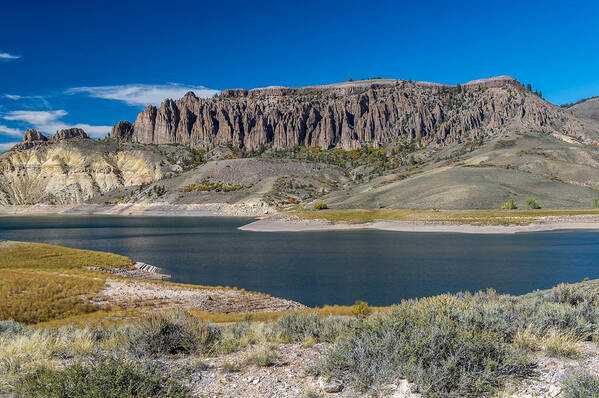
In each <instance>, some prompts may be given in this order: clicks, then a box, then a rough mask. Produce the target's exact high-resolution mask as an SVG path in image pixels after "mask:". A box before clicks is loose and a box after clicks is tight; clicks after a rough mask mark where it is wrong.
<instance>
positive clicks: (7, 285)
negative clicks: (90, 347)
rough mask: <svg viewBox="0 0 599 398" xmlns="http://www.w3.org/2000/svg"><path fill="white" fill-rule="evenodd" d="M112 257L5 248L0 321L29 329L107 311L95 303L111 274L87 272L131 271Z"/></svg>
mask: <svg viewBox="0 0 599 398" xmlns="http://www.w3.org/2000/svg"><path fill="white" fill-rule="evenodd" d="M132 266H133V261H132V260H131V259H129V258H127V257H124V256H119V255H116V254H112V253H102V252H95V251H90V250H79V249H70V248H66V247H59V246H52V245H46V244H39V243H23V244H20V245H10V244H3V245H1V246H0V319H13V320H16V321H18V322H21V323H25V324H29V325H32V324H38V323H41V322H51V321H57V320H65V319H67V318H70V317H77V316H81V315H86V314H90V313H93V312H96V311H98V310H99V309H101V308H102V307H100V306H98V305H95V304H93V302H92V300H91V299H92V298H93V297H94V296H95V294H96V293H97V292H99V291H100V290H101V289H102V288H103V287H104V284H105V280H106V277H107V276H108V275H107V274H105V273H103V272H99V271H93V270H89V269H87V267H96V268H97V269H104V270H108V269H111V268H131V267H132Z"/></svg>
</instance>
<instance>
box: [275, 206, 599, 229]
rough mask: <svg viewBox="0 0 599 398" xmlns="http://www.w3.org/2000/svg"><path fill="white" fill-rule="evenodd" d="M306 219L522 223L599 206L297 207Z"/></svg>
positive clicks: (590, 211) (588, 212) (595, 211)
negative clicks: (418, 208) (532, 208)
mask: <svg viewBox="0 0 599 398" xmlns="http://www.w3.org/2000/svg"><path fill="white" fill-rule="evenodd" d="M286 214H291V215H293V216H297V217H299V218H301V219H306V220H317V219H324V220H327V221H331V222H333V223H339V222H347V223H369V222H373V221H376V220H384V221H437V222H457V223H465V224H478V223H481V224H491V225H503V224H518V223H529V222H542V221H543V218H544V217H572V216H582V215H589V216H599V209H539V210H442V211H436V210H400V209H378V210H366V209H359V210H352V209H347V210H345V209H341V210H335V209H328V210H318V211H316V210H305V209H297V210H293V211H291V212H289V213H286Z"/></svg>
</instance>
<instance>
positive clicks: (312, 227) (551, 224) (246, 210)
mask: <svg viewBox="0 0 599 398" xmlns="http://www.w3.org/2000/svg"><path fill="white" fill-rule="evenodd" d="M277 213H278V212H277V211H276V210H274V209H271V208H267V207H264V206H252V205H248V204H227V203H203V204H169V203H138V204H118V205H100V204H72V205H43V204H38V205H8V206H0V217H35V216H91V215H98V216H116V217H136V216H150V217H244V218H258V219H257V220H255V221H252V222H250V223H248V224H245V225H243V226H241V227H239V228H238V229H239V230H241V231H250V232H319V231H323V232H324V231H350V230H379V231H394V232H423V233H426V232H429V233H465V234H515V233H526V232H544V231H558V230H599V222H598V221H597V218H592V216H590V215H589V216H588V217H587V216H565V217H564V216H562V217H560V218H553V219H552V218H551V217H545V218H543V221H542V222H538V221H535V222H529V223H522V224H506V225H488V224H487V225H485V224H475V223H468V222H467V221H464V222H459V221H458V222H454V221H405V220H375V221H372V222H367V223H350V222H339V223H333V222H330V221H327V220H325V219H305V220H302V219H289V218H287V219H285V218H277V217H276V214H277ZM271 215H275V217H271ZM279 215H280V213H279Z"/></svg>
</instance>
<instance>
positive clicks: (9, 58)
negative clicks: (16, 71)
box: [0, 53, 21, 61]
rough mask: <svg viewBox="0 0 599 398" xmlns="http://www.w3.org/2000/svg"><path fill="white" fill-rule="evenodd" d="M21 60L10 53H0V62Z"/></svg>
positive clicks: (18, 56)
mask: <svg viewBox="0 0 599 398" xmlns="http://www.w3.org/2000/svg"><path fill="white" fill-rule="evenodd" d="M19 58H21V56H20V55H12V54H9V53H0V61H12V60H13V59H19Z"/></svg>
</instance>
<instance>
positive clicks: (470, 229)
mask: <svg viewBox="0 0 599 398" xmlns="http://www.w3.org/2000/svg"><path fill="white" fill-rule="evenodd" d="M238 229H240V230H242V231H251V232H315V231H352V230H368V229H370V230H379V231H395V232H433V233H434V232H436V233H464V234H516V233H526V232H543V231H559V230H598V231H599V223H596V222H567V221H560V222H547V223H530V224H526V225H476V224H466V223H448V222H434V221H374V222H370V223H362V224H350V223H339V224H333V223H330V222H327V221H325V220H298V221H294V220H281V219H273V218H263V219H260V220H257V221H254V222H251V223H249V224H246V225H244V226H241V227H239V228H238Z"/></svg>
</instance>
